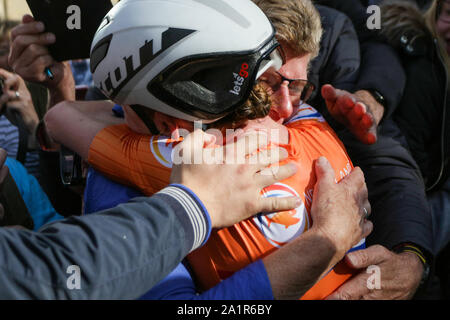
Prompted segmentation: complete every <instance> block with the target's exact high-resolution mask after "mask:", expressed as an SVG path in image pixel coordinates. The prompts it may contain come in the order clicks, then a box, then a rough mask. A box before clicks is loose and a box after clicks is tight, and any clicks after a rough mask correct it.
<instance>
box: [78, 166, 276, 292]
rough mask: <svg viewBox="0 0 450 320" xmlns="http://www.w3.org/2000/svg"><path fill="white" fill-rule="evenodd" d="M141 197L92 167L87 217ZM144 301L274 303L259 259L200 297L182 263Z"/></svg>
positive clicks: (267, 279) (87, 190)
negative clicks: (259, 301)
mask: <svg viewBox="0 0 450 320" xmlns="http://www.w3.org/2000/svg"><path fill="white" fill-rule="evenodd" d="M184 189H185V190H186V188H184ZM142 195H143V194H142V193H141V192H139V191H137V190H135V189H133V188H130V187H126V186H123V185H120V184H118V183H115V182H113V181H111V180H109V179H108V178H106V177H105V176H103V175H102V174H101V173H99V172H98V171H96V170H95V169H93V168H90V169H89V172H88V176H87V181H86V189H85V214H90V213H94V212H97V211H100V210H104V209H108V208H111V207H115V206H116V205H118V204H120V203H123V202H127V201H128V200H130V199H132V198H134V197H138V196H142ZM141 299H145V300H159V299H167V300H169V299H170V300H171V299H189V300H190V299H198V300H225V299H233V300H234V299H237V300H239V299H240V300H243V299H249V300H255V299H259V300H273V299H274V298H273V294H272V288H271V286H270V281H269V278H268V276H267V272H266V269H265V267H264V264H263V263H262V261H260V260H259V261H257V262H255V263H253V264H251V265H250V266H247V267H246V268H244V269H242V270H241V271H239V272H237V273H235V274H234V275H233V276H231V277H230V278H228V279H226V280H224V281H222V282H221V283H219V284H218V285H217V286H215V287H214V288H212V289H210V290H208V291H206V292H204V293H202V294H200V295H198V294H197V293H196V289H195V284H194V281H193V279H192V277H191V275H190V273H189V272H188V270H187V269H186V268H185V267H184V265H183V264H180V265H178V267H177V268H175V270H173V271H172V272H171V273H170V274H169V275H168V276H167V277H166V278H165V279H164V280H162V281H161V282H160V283H159V284H158V285H156V286H155V287H153V288H152V289H151V290H150V291H148V292H147V293H146V294H145V295H144V296H143V297H142V298H141Z"/></svg>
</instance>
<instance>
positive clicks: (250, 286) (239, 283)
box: [140, 260, 274, 300]
mask: <svg viewBox="0 0 450 320" xmlns="http://www.w3.org/2000/svg"><path fill="white" fill-rule="evenodd" d="M140 299H141V300H225V299H226V300H273V299H274V297H273V293H272V288H271V286H270V281H269V277H268V275H267V272H266V268H265V267H264V264H263V262H262V261H261V260H258V261H256V262H254V263H252V264H250V265H249V266H247V267H246V268H244V269H242V270H240V271H238V272H236V273H235V274H233V275H232V276H231V277H230V278H228V279H226V280H224V281H222V282H220V283H219V284H218V285H216V286H215V287H213V288H211V289H210V290H208V291H205V292H203V293H202V294H197V293H196V289H195V285H194V282H193V281H192V277H191V275H190V274H189V272H188V270H187V269H186V267H185V266H184V265H183V264H182V263H180V264H179V265H178V267H176V268H175V270H173V271H172V272H171V273H170V274H169V275H168V276H167V277H166V278H165V279H164V280H162V281H161V282H160V283H158V284H157V285H156V286H154V287H153V288H152V289H151V290H150V291H149V292H147V293H146V294H145V295H143V296H142V297H141V298H140Z"/></svg>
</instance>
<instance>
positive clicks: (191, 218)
mask: <svg viewBox="0 0 450 320" xmlns="http://www.w3.org/2000/svg"><path fill="white" fill-rule="evenodd" d="M156 195H166V196H169V197H171V198H172V201H173V200H175V201H177V202H178V204H179V205H180V206H181V208H182V210H177V211H176V214H177V216H178V218H179V219H180V220H181V221H182V223H183V225H184V226H185V227H186V228H192V232H191V233H188V234H191V235H192V243H193V245H192V248H191V250H190V252H191V251H193V250H195V249H197V248H199V247H201V246H202V245H203V244H204V243H206V241H207V240H208V238H209V236H210V234H211V228H212V226H211V218H210V216H209V213H208V211H207V210H206V208H205V206H204V205H203V203H202V201H201V200H200V199H199V198H198V197H197V196H196V195H195V193H194V192H193V191H192V190H190V189H189V188H187V187H185V186H183V185H180V184H171V185H170V186H169V187H167V188H164V189H163V190H161V191H160V192H158V193H157V194H156Z"/></svg>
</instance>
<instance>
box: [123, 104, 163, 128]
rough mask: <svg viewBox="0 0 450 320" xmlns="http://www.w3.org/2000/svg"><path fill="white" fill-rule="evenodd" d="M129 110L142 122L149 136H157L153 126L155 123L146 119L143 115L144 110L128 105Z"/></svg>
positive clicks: (145, 115)
mask: <svg viewBox="0 0 450 320" xmlns="http://www.w3.org/2000/svg"><path fill="white" fill-rule="evenodd" d="M130 107H131V109H133V111H134V112H136V114H137V115H138V117H139V118H140V119H141V120H142V121H143V122H144V124H145V126H146V127H147V128H148V130H149V131H150V133H151V134H153V135H157V134H159V131H158V129H157V128H156V126H155V123H154V122H153V121H152V120H151V119H150V118H149V117H148V115H147V114H146V113H145V111H144V109H143V108H142V107H141V106H139V105H136V104H133V105H130Z"/></svg>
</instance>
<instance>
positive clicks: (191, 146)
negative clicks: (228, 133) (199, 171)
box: [177, 129, 215, 164]
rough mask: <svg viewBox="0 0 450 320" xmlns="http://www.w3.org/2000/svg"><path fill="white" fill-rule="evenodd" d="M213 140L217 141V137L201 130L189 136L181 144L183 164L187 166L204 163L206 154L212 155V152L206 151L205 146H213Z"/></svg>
mask: <svg viewBox="0 0 450 320" xmlns="http://www.w3.org/2000/svg"><path fill="white" fill-rule="evenodd" d="M211 139H215V137H214V136H212V135H210V134H207V133H204V132H203V131H202V130H200V129H197V130H195V131H194V132H192V133H190V134H188V135H187V136H186V137H185V138H184V139H183V142H182V143H181V144H180V155H181V157H182V160H181V162H182V163H186V164H192V163H194V164H199V163H203V161H204V156H205V154H204V152H207V153H208V154H209V153H210V150H208V151H205V149H204V146H205V145H209V144H211V141H210V140H211ZM177 162H178V161H177Z"/></svg>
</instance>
